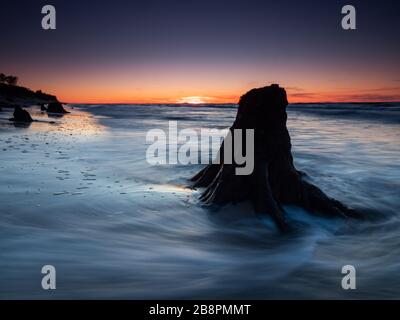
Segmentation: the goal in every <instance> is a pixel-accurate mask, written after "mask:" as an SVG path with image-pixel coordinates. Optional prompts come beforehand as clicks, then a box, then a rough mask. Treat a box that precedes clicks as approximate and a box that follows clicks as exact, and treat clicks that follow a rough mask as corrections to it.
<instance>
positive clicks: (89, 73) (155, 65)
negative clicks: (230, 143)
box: [0, 0, 400, 101]
mask: <svg viewBox="0 0 400 320" xmlns="http://www.w3.org/2000/svg"><path fill="white" fill-rule="evenodd" d="M399 3H400V2H399V1H389V0H386V1H375V0H373V1H368V0H363V1H334V0H330V1H289V0H280V1H268V0H264V1H254V0H248V1H220V0H213V1H208V0H202V1H190V0H185V1H177V0H175V1H168V0H164V1H151V0H150V1H122V0H114V1H84V0H82V1H73V0H72V1H52V0H48V1H35V0H30V1H21V0H13V1H2V3H1V5H0V6H1V10H0V16H1V17H0V30H1V39H2V40H1V41H2V47H3V49H2V50H1V52H0V71H2V72H6V73H13V74H17V75H18V76H19V77H20V79H21V82H22V83H24V84H26V85H30V86H33V87H35V88H39V87H40V88H42V87H43V89H46V90H48V91H56V92H55V93H57V94H59V95H61V96H63V97H64V98H65V99H70V100H75V101H78V100H91V101H94V100H99V101H101V100H102V99H101V98H98V99H97V98H96V97H97V96H96V92H95V91H97V90H96V88H99V90H102V92H103V93H107V92H109V94H110V97H113V99H116V100H121V101H122V100H132V101H134V100H135V99H136V100H138V101H139V100H145V98H146V97H148V100H149V101H150V100H152V99H153V100H163V99H164V100H171V99H176V98H178V97H180V96H187V95H189V96H190V95H195V96H204V97H207V98H210V99H214V98H215V99H216V100H218V99H219V100H221V101H222V100H229V99H231V98H232V99H233V98H235V97H236V91H237V90H244V89H246V88H247V87H251V86H253V85H262V84H264V82H265V83H268V82H272V81H278V82H281V83H283V85H285V86H288V87H290V88H292V92H291V93H292V96H293V97H296V96H297V97H298V98H299V99H300V98H301V97H304V98H305V97H309V99H311V100H315V99H317V98H318V94H319V97H320V98H321V99H323V98H322V96H324V95H325V96H327V97H328V95H329V94H332V95H333V94H338V95H339V96H340V95H343V97H342V98H338V99H339V100H340V99H342V100H346V99H347V98H344V96H346V95H347V96H348V97H349V99H350V97H351V96H353V98H355V96H354V95H355V94H362V93H360V91H359V90H361V91H362V90H365V91H368V90H370V91H369V92H368V96H369V97H370V98H371V97H372V96H373V95H374V94H375V96H376V97H377V98H378V97H379V95H381V98H382V99H384V98H385V97H386V98H390V97H393V96H396V95H397V94H399V96H400V93H399V92H400V90H397V91H396V88H397V87H400V82H399V81H398V80H400V74H399V72H400V62H399V61H400V59H399V58H400V41H399V34H400V19H399V14H400V4H399ZM45 4H52V5H54V6H55V7H56V9H57V30H54V31H44V30H42V29H41V18H42V14H41V12H40V11H41V7H42V6H43V5H45ZM345 4H352V5H354V6H355V7H356V9H357V30H355V31H344V30H343V29H341V26H340V21H341V18H342V15H341V12H340V11H341V7H342V6H343V5H345ZM112 79H114V80H113V81H112ZM367 80H368V81H367ZM321 81H324V82H323V83H322V82H321ZM114 86H115V87H114ZM163 86H165V87H163ZM82 87H84V88H86V92H81V91H82ZM161 87H162V88H161ZM216 87H218V88H216ZM380 87H382V88H385V90H386V91H387V92H376V91H374V90H378V89H379V88H380ZM346 88H348V89H349V90H348V92H347V91H346ZM118 89H120V90H121V91H120V92H117V91H115V90H118ZM167 89H168V90H167ZM389 89H391V90H389ZM104 90H105V91H104ZM107 90H109V91H107ZM129 90H131V93H129V92H128V91H129ZM356 91H357V92H356ZM373 91H374V92H373ZM371 92H372V93H371ZM97 94H98V93H97ZM237 94H240V92H238V93H237ZM315 94H317V95H315ZM312 95H314V96H312ZM102 97H103V98H104V96H103V95H102ZM118 97H120V98H118ZM136 97H137V98H136ZM314 98H315V99H314ZM327 99H328V98H327ZM332 99H334V98H332ZM111 100H112V99H111ZM300 100H301V99H300Z"/></svg>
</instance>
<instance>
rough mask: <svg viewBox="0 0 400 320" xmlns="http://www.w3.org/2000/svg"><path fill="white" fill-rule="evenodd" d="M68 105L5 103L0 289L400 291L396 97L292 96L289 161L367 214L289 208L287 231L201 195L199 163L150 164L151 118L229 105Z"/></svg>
mask: <svg viewBox="0 0 400 320" xmlns="http://www.w3.org/2000/svg"><path fill="white" fill-rule="evenodd" d="M69 107H70V111H71V114H68V115H65V116H63V117H57V118H52V117H49V116H48V115H47V114H44V113H41V112H40V110H39V108H37V107H32V108H30V112H31V113H32V115H33V117H34V118H36V119H39V120H41V122H34V123H32V124H31V125H30V126H21V125H14V124H12V123H10V122H9V121H7V120H6V119H7V118H8V117H11V112H9V111H3V112H1V113H0V118H1V119H2V120H0V154H1V157H0V298H2V299H14V298H30V299H39V298H40V299H43V298H44V299H52V298H111V299H112V298H122V299H139V298H140V299H146V298H150V299H151V298H172V299H173V298H210V299H212V298H260V299H264V298H265V299H270V298H344V299H346V298H400V219H399V218H400V213H399V209H400V161H399V159H400V105H399V104H395V103H392V104H390V103H388V104H329V105H327V104H315V105H290V106H289V107H288V128H289V131H290V134H291V137H292V144H293V154H294V159H295V164H296V167H297V168H298V169H299V170H302V171H305V172H306V173H307V174H308V175H309V177H310V179H311V180H312V181H313V182H314V183H315V184H316V185H318V186H319V187H321V188H322V189H323V190H324V191H325V192H326V193H327V194H329V195H330V196H332V197H335V198H337V199H338V200H340V201H342V202H344V203H346V204H347V205H349V206H352V207H354V208H357V209H359V210H361V211H363V212H365V213H366V215H367V216H368V219H365V220H364V221H359V220H357V221H352V220H347V221H345V220H342V219H328V218H324V217H321V216H315V215H313V214H310V213H308V212H306V211H304V210H302V209H300V208H297V207H290V206H287V207H286V208H285V209H286V211H287V214H288V219H289V221H290V223H291V224H292V226H293V227H294V231H293V232H292V233H290V234H286V235H282V234H280V233H279V232H278V231H277V230H276V228H275V226H274V224H273V223H272V221H271V220H270V219H269V217H263V218H259V217H256V216H255V215H254V213H253V210H252V208H251V206H250V205H249V204H248V203H242V204H240V205H237V206H233V205H228V206H225V207H224V208H222V209H220V210H218V211H215V210H210V209H209V208H205V207H202V206H201V204H200V203H199V202H198V196H199V193H200V191H201V190H192V189H190V188H188V184H189V183H188V180H187V179H188V178H190V177H191V176H192V175H194V174H195V173H196V172H198V171H199V170H200V169H201V168H202V167H203V165H200V164H198V165H179V164H177V165H163V166H151V165H149V164H148V163H147V162H146V150H147V148H148V144H147V143H146V133H147V131H148V130H150V129H154V128H155V129H157V128H158V129H163V130H167V129H168V122H169V121H178V125H179V127H180V128H182V129H184V128H191V129H195V130H200V129H201V128H208V129H212V128H218V129H223V128H227V127H229V126H230V125H231V124H232V123H233V120H234V117H235V115H236V111H237V108H236V106H234V105H218V106H217V105H202V106H189V105H75V106H69ZM71 107H74V108H73V109H71ZM214 147H215V148H218V146H214ZM44 265H53V266H54V267H55V268H56V272H57V273H56V274H57V277H56V279H57V289H56V290H52V291H45V290H43V289H42V287H41V279H42V277H43V275H42V274H41V269H42V267H43V266H44ZM344 265H353V266H354V267H355V268H356V271H357V289H356V290H350V291H345V290H343V289H342V287H341V280H342V277H343V276H344V275H342V273H341V270H342V267H343V266H344Z"/></svg>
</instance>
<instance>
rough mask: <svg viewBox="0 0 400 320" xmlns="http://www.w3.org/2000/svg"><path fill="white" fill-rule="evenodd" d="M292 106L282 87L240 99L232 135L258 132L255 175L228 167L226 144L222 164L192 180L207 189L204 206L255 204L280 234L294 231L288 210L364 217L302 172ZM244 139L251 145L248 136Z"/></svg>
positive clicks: (258, 90)
mask: <svg viewBox="0 0 400 320" xmlns="http://www.w3.org/2000/svg"><path fill="white" fill-rule="evenodd" d="M287 105H288V101H287V97H286V91H285V90H284V89H283V88H280V87H279V85H271V86H269V87H264V88H258V89H253V90H250V91H249V92H247V93H246V94H245V95H243V96H242V97H241V98H240V101H239V109H238V112H237V116H236V120H235V122H234V123H233V125H232V127H231V128H230V130H231V133H233V130H234V129H254V170H253V172H252V173H251V174H250V175H237V174H236V173H235V172H236V171H235V168H236V167H238V166H239V165H238V164H236V163H235V161H233V162H232V163H229V164H228V163H224V142H225V141H224V142H223V143H222V145H221V148H220V150H219V157H220V162H219V164H210V165H208V166H207V167H205V168H204V169H203V170H201V171H200V172H199V173H198V174H196V175H195V176H194V177H193V178H192V179H191V181H192V182H193V187H195V188H196V187H199V188H205V190H204V192H203V193H202V195H201V197H200V199H201V201H203V202H204V203H205V204H219V205H223V204H228V203H238V202H242V201H247V200H249V201H251V202H252V203H253V206H254V209H255V211H256V212H257V213H267V214H270V215H271V216H272V218H273V220H274V221H275V223H276V224H277V226H278V228H279V229H280V230H286V229H287V228H288V224H287V222H286V219H285V212H284V210H283V208H282V204H294V205H298V206H301V207H303V208H305V209H306V210H308V211H310V212H313V213H319V214H323V215H329V216H341V217H360V214H359V213H358V212H356V211H355V210H353V209H350V208H348V207H347V206H345V205H344V204H342V203H340V202H339V201H337V200H335V199H333V198H330V197H329V196H327V195H326V194H325V193H324V192H322V191H321V190H320V189H319V188H318V187H316V186H315V185H313V184H311V183H310V182H307V181H306V180H305V179H304V178H305V174H304V173H302V172H300V171H298V170H296V168H295V166H294V164H293V157H292V153H291V142H290V136H289V132H288V130H287V127H286V121H287V114H286V107H287ZM243 131H244V130H243ZM243 133H244V132H243ZM232 136H233V134H232ZM242 139H243V140H242V143H243V144H245V134H243V138H242ZM242 150H245V148H244V147H243V148H242Z"/></svg>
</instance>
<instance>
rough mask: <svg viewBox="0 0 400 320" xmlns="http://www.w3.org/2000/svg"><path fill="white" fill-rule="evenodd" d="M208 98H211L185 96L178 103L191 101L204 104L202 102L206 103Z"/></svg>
mask: <svg viewBox="0 0 400 320" xmlns="http://www.w3.org/2000/svg"><path fill="white" fill-rule="evenodd" d="M206 100H209V98H208V97H199V96H193V97H184V98H182V99H179V100H178V101H177V102H178V103H189V104H202V103H206Z"/></svg>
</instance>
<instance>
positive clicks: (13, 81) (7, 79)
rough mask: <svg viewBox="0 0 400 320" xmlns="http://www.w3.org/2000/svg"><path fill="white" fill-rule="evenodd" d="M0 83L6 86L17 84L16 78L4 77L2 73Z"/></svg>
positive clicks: (11, 76)
mask: <svg viewBox="0 0 400 320" xmlns="http://www.w3.org/2000/svg"><path fill="white" fill-rule="evenodd" d="M0 83H1V84H8V85H10V86H16V85H17V84H18V77H16V76H13V75H9V76H7V75H5V74H4V73H0Z"/></svg>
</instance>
